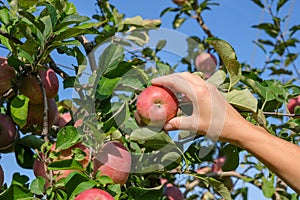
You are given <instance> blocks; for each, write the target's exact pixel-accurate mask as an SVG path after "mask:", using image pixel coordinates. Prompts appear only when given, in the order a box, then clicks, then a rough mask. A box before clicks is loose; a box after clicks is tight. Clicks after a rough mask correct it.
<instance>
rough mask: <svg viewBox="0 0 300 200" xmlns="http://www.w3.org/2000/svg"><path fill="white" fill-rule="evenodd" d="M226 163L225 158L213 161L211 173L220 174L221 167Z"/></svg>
mask: <svg viewBox="0 0 300 200" xmlns="http://www.w3.org/2000/svg"><path fill="white" fill-rule="evenodd" d="M225 161H226V156H221V157H219V158H217V159H215V160H214V164H213V165H212V172H222V171H223V170H222V167H223V165H224V163H225Z"/></svg>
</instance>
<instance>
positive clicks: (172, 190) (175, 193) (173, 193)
mask: <svg viewBox="0 0 300 200" xmlns="http://www.w3.org/2000/svg"><path fill="white" fill-rule="evenodd" d="M163 195H164V196H166V197H167V198H168V199H169V200H184V196H183V194H182V192H181V191H180V189H179V188H178V187H177V186H174V185H173V184H171V183H168V184H167V185H165V187H164V190H163Z"/></svg>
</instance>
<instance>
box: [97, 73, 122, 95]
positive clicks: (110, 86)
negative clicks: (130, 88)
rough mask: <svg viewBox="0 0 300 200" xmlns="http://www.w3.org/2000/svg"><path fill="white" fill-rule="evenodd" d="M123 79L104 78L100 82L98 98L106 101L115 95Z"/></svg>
mask: <svg viewBox="0 0 300 200" xmlns="http://www.w3.org/2000/svg"><path fill="white" fill-rule="evenodd" d="M120 79H121V78H119V77H118V78H113V79H109V78H105V77H104V76H103V77H102V78H101V79H100V81H99V85H98V86H99V87H98V88H97V93H96V98H97V99H100V100H104V99H106V98H108V97H109V96H110V95H112V94H113V92H114V90H115V88H116V87H117V85H118V83H119V81H120Z"/></svg>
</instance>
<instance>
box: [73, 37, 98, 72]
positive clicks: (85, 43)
mask: <svg viewBox="0 0 300 200" xmlns="http://www.w3.org/2000/svg"><path fill="white" fill-rule="evenodd" d="M75 39H76V40H78V41H79V42H80V43H81V44H82V46H83V47H84V50H85V53H86V54H87V56H88V59H89V63H90V67H91V70H92V72H94V71H96V70H97V64H96V59H95V55H94V53H93V52H92V51H93V49H94V47H95V46H94V44H93V43H92V42H90V41H88V39H87V38H86V37H85V36H84V35H79V36H77V37H75Z"/></svg>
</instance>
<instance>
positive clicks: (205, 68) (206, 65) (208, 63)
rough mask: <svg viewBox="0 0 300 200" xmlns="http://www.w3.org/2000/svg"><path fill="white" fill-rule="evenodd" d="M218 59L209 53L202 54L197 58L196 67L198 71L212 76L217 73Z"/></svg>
mask: <svg viewBox="0 0 300 200" xmlns="http://www.w3.org/2000/svg"><path fill="white" fill-rule="evenodd" d="M216 66H217V58H216V57H215V56H214V55H213V54H211V53H207V52H202V53H201V54H199V55H198V56H197V57H196V60H195V67H196V69H197V71H199V72H203V73H205V74H206V76H208V77H209V76H211V74H213V73H214V72H215V71H216Z"/></svg>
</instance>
